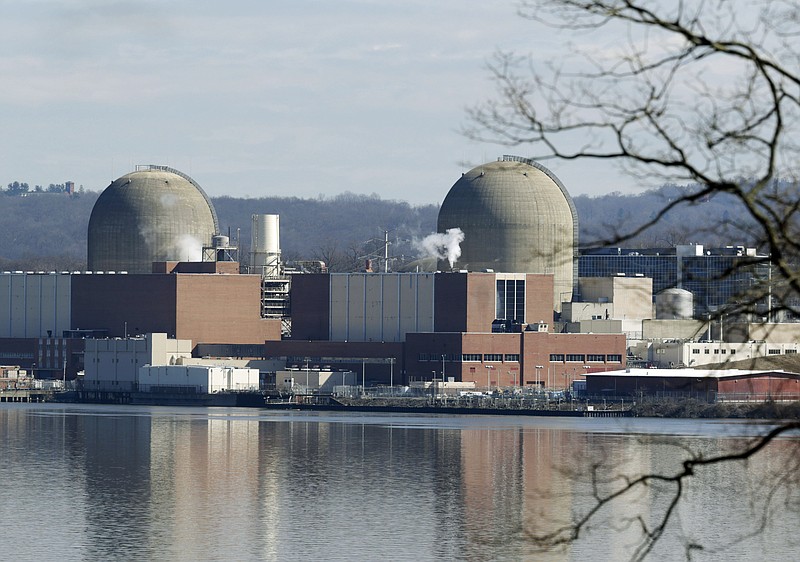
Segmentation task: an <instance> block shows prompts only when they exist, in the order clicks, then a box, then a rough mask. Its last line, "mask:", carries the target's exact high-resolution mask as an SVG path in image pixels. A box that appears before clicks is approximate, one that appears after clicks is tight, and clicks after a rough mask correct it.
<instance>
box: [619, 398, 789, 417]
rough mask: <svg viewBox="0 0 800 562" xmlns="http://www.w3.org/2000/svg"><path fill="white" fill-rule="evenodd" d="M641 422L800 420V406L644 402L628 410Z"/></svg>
mask: <svg viewBox="0 0 800 562" xmlns="http://www.w3.org/2000/svg"><path fill="white" fill-rule="evenodd" d="M630 409H631V412H632V414H633V415H634V416H636V417H641V418H700V419H710V418H730V419H775V420H796V419H800V402H758V403H750V402H717V403H712V404H708V403H706V402H700V401H699V400H693V399H685V400H661V401H655V400H647V401H639V402H636V403H634V404H633V405H632V406H631V408H630Z"/></svg>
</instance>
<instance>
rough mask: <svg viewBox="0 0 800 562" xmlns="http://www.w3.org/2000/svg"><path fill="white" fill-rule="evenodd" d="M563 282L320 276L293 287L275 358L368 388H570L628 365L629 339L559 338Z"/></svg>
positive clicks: (454, 275) (483, 276)
mask: <svg viewBox="0 0 800 562" xmlns="http://www.w3.org/2000/svg"><path fill="white" fill-rule="evenodd" d="M553 291H554V288H553V276H552V275H544V274H524V273H522V274H519V273H517V274H509V273H462V272H448V273H441V272H440V273H436V274H428V273H419V274H414V273H399V274H393V273H390V274H384V273H370V274H363V273H357V274H319V275H302V276H297V277H296V278H295V279H293V281H292V320H293V326H292V338H291V339H290V340H283V341H268V342H266V343H265V356H266V357H270V358H277V357H281V358H283V359H285V360H286V361H287V363H292V362H295V363H299V364H302V363H303V362H304V361H306V360H311V361H312V362H313V363H315V364H319V363H325V364H329V365H337V366H338V367H340V368H347V369H350V370H354V371H356V372H357V373H358V372H359V371H363V370H367V369H369V375H370V376H369V377H366V378H367V379H368V380H372V381H380V382H384V383H389V382H390V381H391V380H394V381H395V382H398V381H400V380H405V381H407V382H411V381H419V380H431V379H438V380H451V379H452V380H453V381H454V382H474V383H475V384H476V385H477V386H480V387H487V386H489V387H494V388H496V387H498V386H500V387H507V386H520V385H526V384H530V385H539V386H545V385H546V384H547V383H548V382H549V383H550V384H553V385H557V386H562V385H563V384H565V383H567V382H568V381H569V380H572V379H574V378H578V377H581V376H583V375H584V374H585V373H586V372H587V371H589V370H605V369H618V368H620V367H622V366H624V365H625V357H626V352H625V336H624V335H623V334H557V333H552V332H551V327H552V318H553V309H552V302H553V301H552V298H551V295H552V294H553Z"/></svg>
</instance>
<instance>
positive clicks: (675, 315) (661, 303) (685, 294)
mask: <svg viewBox="0 0 800 562" xmlns="http://www.w3.org/2000/svg"><path fill="white" fill-rule="evenodd" d="M693 313H694V295H692V293H690V292H689V291H687V290H685V289H664V290H663V291H661V292H660V293H658V294H657V295H656V319H658V320H686V319H689V318H692V315H693Z"/></svg>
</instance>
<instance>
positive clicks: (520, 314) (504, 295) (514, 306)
mask: <svg viewBox="0 0 800 562" xmlns="http://www.w3.org/2000/svg"><path fill="white" fill-rule="evenodd" d="M495 318H499V319H502V320H516V321H518V322H520V323H524V322H525V280H524V279H498V280H497V283H496V291H495Z"/></svg>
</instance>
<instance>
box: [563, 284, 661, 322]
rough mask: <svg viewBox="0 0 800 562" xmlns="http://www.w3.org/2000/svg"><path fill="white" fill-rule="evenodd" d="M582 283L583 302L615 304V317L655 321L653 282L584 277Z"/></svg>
mask: <svg viewBox="0 0 800 562" xmlns="http://www.w3.org/2000/svg"><path fill="white" fill-rule="evenodd" d="M579 282H580V287H581V299H582V300H583V301H585V302H587V303H600V304H608V303H613V305H614V306H613V316H612V318H615V319H620V320H622V319H631V320H634V319H635V320H644V319H650V318H653V280H652V279H651V278H649V277H581V278H580V281H579ZM575 321H577V320H575Z"/></svg>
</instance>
